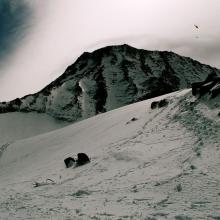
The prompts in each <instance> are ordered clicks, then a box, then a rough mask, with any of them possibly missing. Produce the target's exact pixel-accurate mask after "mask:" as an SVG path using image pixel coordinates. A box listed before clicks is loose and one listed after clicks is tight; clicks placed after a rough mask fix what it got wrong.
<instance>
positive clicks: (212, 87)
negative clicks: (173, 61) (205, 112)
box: [192, 72, 220, 98]
mask: <svg viewBox="0 0 220 220" xmlns="http://www.w3.org/2000/svg"><path fill="white" fill-rule="evenodd" d="M192 94H193V95H194V96H197V95H198V96H199V97H201V96H203V95H205V94H209V95H210V96H211V98H215V97H216V96H218V95H219V94H220V76H218V75H217V74H216V73H215V72H213V73H211V74H209V75H208V77H207V78H206V79H205V80H204V81H202V82H195V83H192Z"/></svg>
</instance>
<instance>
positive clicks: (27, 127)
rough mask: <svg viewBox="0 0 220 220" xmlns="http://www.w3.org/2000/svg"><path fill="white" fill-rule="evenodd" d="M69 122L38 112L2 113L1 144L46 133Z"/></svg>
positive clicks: (0, 117) (0, 123)
mask: <svg viewBox="0 0 220 220" xmlns="http://www.w3.org/2000/svg"><path fill="white" fill-rule="evenodd" d="M68 124H69V123H67V122H64V121H61V120H56V119H54V118H52V117H51V116H49V115H46V114H38V113H36V112H30V113H28V114H27V113H22V112H11V113H5V114H0V144H4V143H7V142H12V141H15V140H18V139H23V138H28V137H31V136H35V135H38V134H42V133H46V132H49V131H52V130H55V129H58V128H62V127H64V126H66V125H68Z"/></svg>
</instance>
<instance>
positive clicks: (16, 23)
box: [0, 0, 31, 61]
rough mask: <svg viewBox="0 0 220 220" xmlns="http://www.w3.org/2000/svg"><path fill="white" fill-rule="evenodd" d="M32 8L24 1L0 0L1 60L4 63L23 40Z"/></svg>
mask: <svg viewBox="0 0 220 220" xmlns="http://www.w3.org/2000/svg"><path fill="white" fill-rule="evenodd" d="M30 14H31V12H30V8H29V7H28V4H27V3H25V2H24V1H23V0H19V1H14V0H0V60H1V61H3V60H4V59H5V58H6V57H7V56H8V55H9V54H10V52H11V51H12V50H13V48H14V47H15V46H16V43H17V42H18V41H19V40H20V39H21V38H22V34H23V32H24V31H25V29H26V28H25V25H27V24H28V21H29V17H30Z"/></svg>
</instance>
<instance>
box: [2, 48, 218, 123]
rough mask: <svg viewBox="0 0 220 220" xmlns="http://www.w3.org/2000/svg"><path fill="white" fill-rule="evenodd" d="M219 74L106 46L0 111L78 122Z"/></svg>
mask: <svg viewBox="0 0 220 220" xmlns="http://www.w3.org/2000/svg"><path fill="white" fill-rule="evenodd" d="M211 72H215V73H217V74H219V73H220V71H219V70H217V69H215V68H211V67H210V66H207V65H203V64H200V63H199V62H197V61H194V60H192V59H190V58H186V57H182V56H179V55H177V54H175V53H172V52H158V51H146V50H139V49H136V48H133V47H130V46H128V45H121V46H109V47H105V48H102V49H99V50H96V51H94V52H92V53H87V52H86V53H83V54H82V55H81V56H80V57H79V58H78V59H77V60H76V62H75V63H74V64H72V65H70V66H69V67H68V68H67V69H66V71H65V72H64V73H63V75H61V76H60V77H59V78H57V79H56V80H55V81H53V82H52V83H51V84H49V85H48V86H46V87H45V88H44V89H42V90H41V91H40V92H38V93H36V94H33V95H28V96H25V97H23V98H21V99H15V100H13V101H11V102H8V103H1V104H0V112H1V113H3V112H11V111H23V112H30V111H37V112H45V113H47V114H50V115H52V116H53V117H55V118H59V119H63V120H68V121H77V120H80V119H85V118H88V117H90V116H93V115H96V114H98V113H100V112H105V111H109V110H112V109H115V108H118V107H121V106H124V105H127V104H130V103H134V102H136V101H140V100H144V99H148V98H152V97H155V96H159V95H163V94H166V93H169V92H173V91H176V90H179V89H183V88H187V87H190V86H191V83H192V82H196V81H201V80H204V79H205V78H206V77H207V76H208V74H209V73H211Z"/></svg>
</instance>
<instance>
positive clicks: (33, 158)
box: [0, 89, 220, 220]
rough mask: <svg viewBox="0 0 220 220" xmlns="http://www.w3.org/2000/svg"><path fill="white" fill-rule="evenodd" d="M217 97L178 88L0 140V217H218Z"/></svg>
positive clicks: (219, 145) (219, 121) (219, 150)
mask: <svg viewBox="0 0 220 220" xmlns="http://www.w3.org/2000/svg"><path fill="white" fill-rule="evenodd" d="M163 98H167V99H168V100H169V105H168V106H166V107H162V108H156V109H153V110H152V109H151V108H150V106H151V102H152V101H156V100H161V99H163ZM219 103H220V100H219V96H218V97H216V98H215V99H212V100H211V101H209V100H208V99H207V98H206V97H203V98H202V99H201V100H198V99H197V98H195V97H193V96H192V95H191V90H190V89H189V90H183V91H180V92H175V93H171V94H168V95H165V96H162V97H157V98H154V99H151V100H147V101H142V102H138V103H136V104H132V105H129V106H125V107H122V108H119V109H116V110H113V111H109V112H107V113H105V114H99V115H98V116H95V117H92V118H90V119H87V120H84V121H81V122H78V123H75V124H73V125H70V126H67V127H64V128H62V129H60V130H56V131H53V132H50V133H47V134H43V135H40V136H36V137H32V138H29V139H24V140H20V141H17V142H15V143H13V144H11V145H9V146H7V147H4V152H2V154H1V158H0V180H1V182H0V217H1V219H4V220H5V219H59V220H60V219H148V220H149V219H151V220H153V219H176V220H182V219H187V220H188V219H210V220H212V219H219V218H220V211H219V210H220V191H219V189H220V175H219V174H220V166H219V165H220V161H219V158H220V157H219V156H220V138H219V128H220V118H219V116H218V114H217V113H218V111H219V108H220V106H219ZM134 117H135V118H136V119H137V120H132V118H134ZM78 152H85V153H87V154H88V155H90V156H91V163H89V164H86V165H84V166H82V167H78V168H69V169H66V168H64V163H63V159H64V158H66V157H67V156H72V155H76V154H77V153H78ZM47 178H49V179H52V180H53V181H54V183H55V184H52V183H53V182H50V181H48V185H44V186H41V187H37V188H33V186H32V183H34V182H35V181H37V182H45V181H46V179H47Z"/></svg>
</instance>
